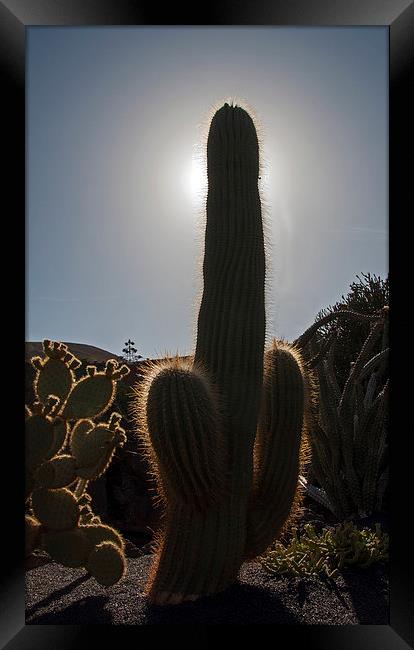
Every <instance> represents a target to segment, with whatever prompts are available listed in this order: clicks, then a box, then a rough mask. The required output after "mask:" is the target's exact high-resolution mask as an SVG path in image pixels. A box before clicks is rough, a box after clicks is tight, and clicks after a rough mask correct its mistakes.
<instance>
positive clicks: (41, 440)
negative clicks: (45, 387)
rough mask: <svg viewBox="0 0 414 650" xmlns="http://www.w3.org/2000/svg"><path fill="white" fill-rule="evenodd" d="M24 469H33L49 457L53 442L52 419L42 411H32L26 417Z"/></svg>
mask: <svg viewBox="0 0 414 650" xmlns="http://www.w3.org/2000/svg"><path fill="white" fill-rule="evenodd" d="M25 429H26V439H25V452H26V469H27V470H34V469H36V467H38V466H39V465H40V464H41V463H42V462H43V461H45V460H46V459H47V458H50V454H51V452H52V446H53V443H54V436H55V434H54V430H53V421H52V419H51V418H50V417H48V416H45V415H43V413H42V412H39V410H38V412H37V413H36V412H33V413H30V415H29V416H28V417H27V418H26V422H25Z"/></svg>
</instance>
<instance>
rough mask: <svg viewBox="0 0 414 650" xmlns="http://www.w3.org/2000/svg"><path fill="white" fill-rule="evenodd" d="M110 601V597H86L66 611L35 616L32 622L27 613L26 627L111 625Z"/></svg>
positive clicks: (68, 607)
mask: <svg viewBox="0 0 414 650" xmlns="http://www.w3.org/2000/svg"><path fill="white" fill-rule="evenodd" d="M108 601H109V597H108V596H85V598H82V599H81V600H78V601H76V602H75V603H71V604H70V605H68V606H67V607H65V608H64V609H61V610H58V611H53V612H44V613H43V614H34V615H33V616H32V617H31V618H30V620H28V614H27V613H26V625H89V624H90V623H91V622H92V623H93V624H95V623H100V624H103V625H111V624H112V623H113V621H112V616H111V613H110V611H109V610H108V609H107V608H106V605H107V604H108Z"/></svg>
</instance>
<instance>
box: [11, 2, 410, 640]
mask: <svg viewBox="0 0 414 650" xmlns="http://www.w3.org/2000/svg"><path fill="white" fill-rule="evenodd" d="M391 4H392V5H393V6H392V7H391V6H390V5H391ZM246 5H247V3H246ZM270 5H271V6H270ZM208 9H209V14H208V15H206V13H205V12H204V15H202V16H200V15H199V16H194V17H193V16H192V15H191V10H190V11H189V10H187V9H186V10H185V11H181V15H180V10H177V11H176V10H174V15H173V16H169V15H167V13H165V14H163V19H162V22H160V23H159V22H157V20H158V21H159V18H160V16H157V15H156V13H155V12H154V11H153V10H152V8H151V7H148V6H146V7H144V6H143V4H141V3H140V4H139V5H138V3H137V2H134V1H133V0H132V1H131V0H83V1H81V0H67V1H64V0H53V1H51V0H7V1H3V2H2V1H1V0H0V64H1V70H2V73H3V74H2V79H3V80H5V81H6V85H7V93H6V94H5V95H4V97H5V98H6V99H7V101H6V102H5V103H6V121H5V125H6V127H7V128H6V129H5V136H6V151H7V161H8V169H7V174H6V183H5V184H4V190H5V193H6V197H7V199H8V205H9V210H13V212H12V214H13V216H14V214H16V217H17V214H18V219H12V220H11V222H12V223H13V224H14V225H16V226H17V228H19V227H21V226H22V230H23V231H24V224H25V37H26V28H27V27H31V26H34V25H42V26H51V27H53V26H64V25H66V26H83V25H84V26H92V25H93V26H112V25H132V26H134V25H135V26H148V25H155V26H166V27H168V26H173V25H175V26H180V25H181V26H195V27H198V26H208V25H211V26H223V27H225V26H234V25H249V26H250V25H251V26H260V25H267V26H286V25H289V26H298V27H299V26H303V27H306V26H331V27H332V26H354V27H357V26H371V25H376V26H378V25H382V26H384V27H388V33H389V57H390V58H389V64H390V65H389V75H390V77H389V118H390V121H389V170H390V176H389V214H391V213H392V214H393V222H391V219H390V222H389V226H390V230H389V233H390V239H389V243H390V266H391V269H392V272H391V274H390V279H391V285H392V291H391V303H392V310H391V333H393V332H394V331H395V332H396V336H395V337H394V342H393V346H394V349H393V355H392V357H391V368H393V367H394V366H395V369H396V372H395V373H394V375H393V383H394V382H396V381H397V377H398V375H399V370H400V368H401V367H402V365H403V359H404V356H406V355H407V351H406V347H405V341H407V340H409V329H408V328H409V321H408V318H407V316H406V315H405V313H404V307H403V305H404V302H406V296H407V293H406V291H404V286H403V284H402V283H403V281H404V279H406V278H407V277H410V275H409V268H408V260H409V259H410V252H411V250H410V249H409V246H410V240H409V238H408V237H405V238H404V237H402V239H400V241H399V242H398V255H394V253H393V251H392V246H393V245H394V241H395V240H397V241H398V233H397V232H396V229H395V225H396V219H397V215H399V214H401V215H404V214H405V213H406V212H407V207H408V206H409V205H411V204H412V196H410V189H411V187H412V178H410V176H409V173H410V169H409V165H407V164H406V165H404V164H403V163H402V159H404V154H405V155H406V156H407V162H409V160H408V155H409V151H408V149H409V144H408V139H407V134H408V133H410V126H411V125H410V117H411V115H410V111H411V113H412V111H413V105H412V103H410V101H409V83H408V75H409V72H410V68H411V66H410V63H411V65H412V61H413V58H414V57H413V54H414V2H412V1H411V0H410V1H408V0H393V3H390V2H389V1H387V0H359V2H357V3H354V2H349V0H348V2H347V0H337V1H336V2H332V0H289V2H287V1H286V0H285V2H284V3H282V2H280V3H278V4H276V3H274V2H272V3H270V2H267V3H266V0H257V2H256V4H253V3H251V6H249V7H248V6H245V3H242V2H240V4H239V5H237V10H236V6H233V5H231V4H230V0H225V2H224V3H222V4H221V6H220V8H219V9H218V8H210V7H209V8H208ZM165 18H172V20H170V21H168V20H165ZM193 18H195V20H197V18H202V19H203V20H202V22H200V23H199V24H197V23H196V22H195V20H193ZM411 165H412V160H411ZM410 199H411V201H410ZM8 224H10V220H9V222H8ZM393 228H394V230H393ZM23 237H24V232H23ZM404 247H405V248H404ZM411 255H412V252H411ZM21 262H22V263H21V265H20V268H22V269H23V268H24V259H22V260H21ZM15 266H19V265H18V264H17V265H16V264H15V261H14V263H13V267H14V268H15ZM13 267H11V266H10V263H9V265H8V269H10V268H13ZM14 268H13V281H15V275H14V272H15V271H14ZM9 273H10V271H9ZM398 276H399V278H398ZM21 278H22V284H21V285H19V286H21V287H22V289H23V292H24V287H25V277H24V273H23V274H22V276H21ZM398 280H400V282H398ZM6 284H7V283H6ZM15 288H16V284H14V285H13V287H12V290H11V292H10V295H8V296H7V298H6V300H7V301H9V298H10V299H11V297H12V295H13V294H15V293H16V291H15ZM22 307H23V311H24V309H25V307H24V305H22ZM12 336H13V339H15V337H16V328H15V327H13V328H11V331H10V335H9V337H8V338H7V339H6V340H7V342H8V343H9V342H11V341H12V340H13V339H12ZM21 341H22V348H23V347H24V334H23V336H22V339H21ZM6 347H7V348H10V347H11V346H10V345H9V346H6ZM7 354H9V356H10V363H8V364H7V365H8V367H9V368H10V367H12V366H14V367H16V365H17V364H16V361H15V356H16V355H15V351H14V350H9V349H8V350H7ZM398 357H400V361H398ZM19 358H20V357H19ZM21 358H22V359H23V358H24V350H23V349H22V357H21ZM409 390H410V388H409V383H408V382H406V385H405V386H404V383H403V382H399V384H398V388H397V389H396V390H394V389H393V388H392V391H391V409H392V413H393V418H392V422H391V430H394V433H393V434H392V437H393V439H394V440H398V439H401V430H402V429H401V427H400V428H399V427H398V417H397V415H401V413H399V412H400V408H398V413H397V409H394V410H393V404H394V405H395V404H396V400H397V399H398V405H402V404H407V405H409V404H410V400H412V395H411V394H410V393H409ZM15 393H17V391H15ZM16 410H17V412H20V410H22V409H21V405H20V404H19V403H18V400H16ZM22 419H23V418H22ZM407 421H409V420H408V418H407V419H406V422H407ZM402 426H404V428H405V427H406V424H403V423H402ZM5 433H6V432H5ZM407 433H408V432H407ZM10 445H11V449H10V451H9V452H8V456H14V457H18V456H19V455H20V454H21V456H20V458H21V459H23V458H24V455H23V454H24V449H23V445H22V444H21V442H20V441H19V440H18V436H14V437H13V436H11V439H10ZM390 446H391V464H392V466H393V467H394V471H393V473H392V485H393V490H392V492H393V495H394V497H393V501H394V503H393V506H392V512H391V524H392V525H391V531H392V536H391V563H390V564H391V569H390V625H388V626H387V625H355V626H282V627H285V631H286V632H287V634H288V637H289V641H290V642H292V640H294V639H295V640H296V639H297V640H298V641H299V640H305V641H306V643H307V644H308V645H309V643H310V647H315V648H318V650H324V649H325V648H326V650H332V648H335V650H349V649H350V648H353V649H355V650H359V649H361V650H370V649H371V648H372V649H373V650H374V649H375V650H377V649H378V648H381V649H382V650H391V649H394V648H395V649H396V650H405V649H406V648H410V647H414V622H413V616H412V614H413V612H414V598H413V589H412V585H411V584H410V581H409V579H408V574H407V565H409V564H411V562H410V558H411V557H412V546H411V544H410V539H409V535H407V534H406V531H405V529H404V526H403V523H402V521H401V520H402V518H403V516H404V515H403V511H402V508H401V517H400V516H398V514H399V513H398V508H399V506H400V505H401V504H400V503H399V502H400V501H401V499H400V498H399V495H402V496H403V497H404V496H405V494H406V492H407V485H406V481H407V478H406V477H409V476H410V470H411V473H412V469H411V467H409V464H408V463H409V460H408V456H409V454H404V448H402V449H401V447H402V445H398V446H397V443H396V442H395V443H393V442H391V445H390ZM404 463H406V464H405V465H404ZM4 465H7V466H6V467H4V470H7V471H5V472H3V473H2V479H3V481H5V484H4V486H3V490H4V491H3V494H4V493H6V494H7V495H11V496H12V497H13V499H12V498H10V499H9V500H8V503H7V504H4V505H5V506H6V507H7V508H8V509H9V512H7V513H6V516H4V515H3V521H5V520H6V521H7V522H10V524H12V525H11V526H10V525H9V526H8V528H7V530H8V531H9V535H8V537H7V540H6V541H8V542H9V543H8V549H7V555H3V563H5V564H6V567H5V568H6V577H5V579H3V581H2V585H1V592H0V623H1V625H0V630H1V631H0V648H3V647H7V648H8V649H9V650H17V649H20V648H31V649H32V648H33V649H34V648H42V649H45V648H49V647H50V648H52V647H59V648H60V649H64V648H71V647H74V646H75V644H76V646H79V644H82V642H85V640H86V638H87V630H88V627H89V626H83V625H79V626H66V625H63V626H62V625H38V626H35V625H26V624H25V618H24V617H25V612H24V608H25V603H24V568H23V561H22V558H23V557H24V555H23V544H22V546H20V545H19V544H16V543H15V542H14V540H13V536H12V535H11V532H13V530H14V531H16V532H19V534H20V532H23V526H22V524H21V520H22V517H21V514H20V511H19V508H20V507H21V505H20V504H21V503H23V502H24V498H23V489H22V488H21V489H20V488H19V487H17V489H16V487H15V486H16V480H15V476H14V475H15V474H16V470H15V468H14V466H13V464H12V463H5V464H4ZM396 468H398V471H396ZM17 485H19V482H17ZM11 486H13V489H12V490H10V487H11ZM6 490H7V492H6ZM410 496H411V495H410ZM408 498H410V497H408ZM14 499H16V501H17V502H18V505H17V507H16V505H15V503H14ZM3 501H5V499H3ZM410 501H411V499H410ZM402 507H404V504H402ZM17 513H18V514H17ZM397 513H398V514H397ZM405 518H406V519H407V512H405ZM20 539H24V533H23V534H22V535H21V538H20ZM131 627H132V628H133V633H134V634H135V633H136V631H135V626H131ZM148 627H149V626H148ZM189 627H190V628H191V626H189ZM197 627H198V628H199V627H200V626H197ZM232 627H233V626H232ZM119 628H120V626H113V627H110V631H109V630H107V629H105V630H103V632H104V634H105V637H106V640H107V641H109V642H110V640H111V635H112V634H115V629H116V634H117V638H119V632H121V631H122V632H124V631H127V632H128V631H129V630H130V627H128V626H127V627H121V629H119ZM203 628H204V630H203V633H202V634H201V635H200V634H198V635H197V645H198V646H199V647H209V646H210V641H211V644H212V642H213V637H212V634H213V632H212V628H210V627H207V626H203ZM246 628H248V626H246ZM95 630H96V628H95ZM279 630H280V626H278V632H279ZM149 631H150V630H149V629H148V628H144V629H142V627H141V629H140V633H141V634H144V635H145V633H149ZM108 634H109V637H108ZM158 634H159V633H158V630H157V631H156V632H155V638H158ZM232 634H233V632H232ZM191 637H192V638H193V640H194V635H191V629H190V640H191ZM92 639H93V640H94V641H95V642H96V632H93V637H92V638H91V640H92ZM93 640H92V642H93ZM148 640H149V641H151V643H153V642H154V640H155V639H154V632H153V631H152V630H151V636H150V637H148ZM243 640H245V641H247V643H257V640H258V639H257V632H253V633H252V632H250V631H249V630H248V629H243ZM180 641H181V642H182V641H183V637H182V636H181V634H180ZM314 644H315V645H314ZM408 644H412V645H408ZM85 645H86V643H85Z"/></svg>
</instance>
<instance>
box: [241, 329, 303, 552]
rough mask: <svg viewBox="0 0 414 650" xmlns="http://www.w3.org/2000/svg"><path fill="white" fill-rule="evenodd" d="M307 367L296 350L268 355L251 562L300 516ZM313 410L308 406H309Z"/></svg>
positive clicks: (277, 347)
mask: <svg viewBox="0 0 414 650" xmlns="http://www.w3.org/2000/svg"><path fill="white" fill-rule="evenodd" d="M304 372H305V371H304V367H303V363H302V361H301V359H300V356H299V354H298V353H297V351H296V350H294V348H290V347H289V346H288V345H286V344H283V343H281V342H277V341H274V342H273V345H272V347H271V349H270V350H269V351H268V352H267V353H266V355H265V377H264V390H263V406H262V410H261V414H260V419H259V424H258V431H257V436H256V442H255V476H254V488H253V502H252V505H251V508H250V509H249V513H248V525H247V549H246V553H247V557H255V556H258V555H260V554H262V553H263V552H264V551H265V550H266V548H267V547H268V546H269V545H270V544H271V543H272V542H273V541H274V540H275V539H276V538H277V537H278V536H279V535H280V533H281V531H282V529H283V528H284V527H285V526H286V525H287V522H288V519H291V518H293V517H294V516H295V514H296V513H295V509H296V508H297V507H298V503H297V502H298V501H299V495H300V483H299V474H300V472H301V466H302V465H303V461H304V452H305V450H304V444H303V443H304V434H305V432H304V422H305V418H304V408H305V381H306V378H305V376H304ZM308 408H309V407H308Z"/></svg>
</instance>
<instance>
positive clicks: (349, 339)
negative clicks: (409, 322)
mask: <svg viewBox="0 0 414 650" xmlns="http://www.w3.org/2000/svg"><path fill="white" fill-rule="evenodd" d="M356 278H357V282H352V284H351V285H350V287H349V291H348V293H347V294H346V295H343V296H342V297H341V299H340V300H339V301H338V302H336V303H335V304H334V305H333V306H331V307H327V308H326V309H322V310H321V311H320V312H319V313H318V314H317V316H316V319H315V320H316V321H320V319H321V318H323V317H325V316H327V315H329V314H334V313H337V312H339V311H341V310H346V311H353V312H358V313H360V314H365V315H374V314H376V313H378V312H379V311H380V310H381V309H382V308H383V307H384V306H385V305H389V283H388V277H387V278H386V279H385V280H382V279H381V278H380V277H379V276H377V275H375V274H371V273H361V276H359V275H357V276H356ZM369 330H370V321H369V320H366V321H364V320H362V319H359V320H350V319H341V320H335V321H331V322H329V323H327V324H326V325H324V326H322V327H320V328H319V331H318V334H317V336H316V337H315V343H316V345H317V347H318V346H320V345H322V344H323V341H325V340H326V339H328V338H329V337H330V336H331V335H332V334H333V333H334V332H335V339H336V341H335V359H334V369H335V375H336V378H337V381H338V383H339V386H340V388H343V387H344V385H345V382H346V380H347V377H348V374H349V370H350V364H351V363H352V362H354V361H355V359H356V357H357V356H358V354H359V351H360V350H361V348H362V345H363V343H364V341H365V339H366V338H367V336H368V334H369ZM387 336H388V329H387V330H384V337H387ZM380 349H381V343H380V342H379V341H377V343H376V345H375V347H374V349H373V353H374V354H375V353H376V352H379V351H380Z"/></svg>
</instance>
